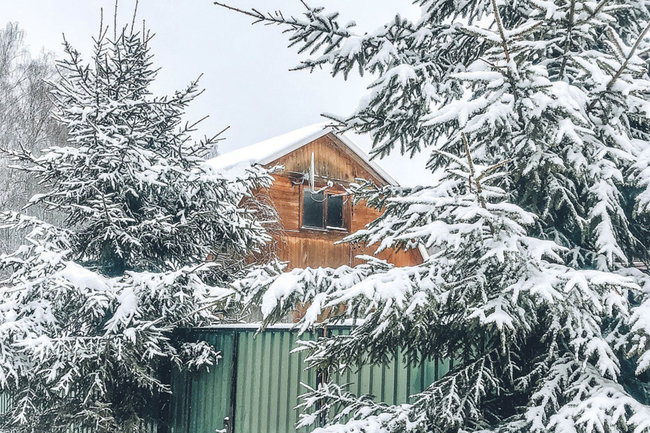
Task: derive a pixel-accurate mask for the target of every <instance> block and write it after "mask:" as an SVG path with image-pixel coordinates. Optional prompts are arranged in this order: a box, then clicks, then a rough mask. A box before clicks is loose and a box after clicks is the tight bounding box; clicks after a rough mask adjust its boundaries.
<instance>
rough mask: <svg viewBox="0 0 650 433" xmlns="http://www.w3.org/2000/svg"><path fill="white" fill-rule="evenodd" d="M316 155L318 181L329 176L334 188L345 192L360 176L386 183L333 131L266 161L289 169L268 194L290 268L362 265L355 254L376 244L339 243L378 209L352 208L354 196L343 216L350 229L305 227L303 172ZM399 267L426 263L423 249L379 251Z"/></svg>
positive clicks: (279, 245) (280, 251)
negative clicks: (277, 220)
mask: <svg viewBox="0 0 650 433" xmlns="http://www.w3.org/2000/svg"><path fill="white" fill-rule="evenodd" d="M312 152H313V153H314V156H315V158H314V165H315V172H316V174H317V177H316V182H317V185H318V183H319V182H320V183H321V184H322V183H324V182H326V181H327V180H331V181H332V182H333V183H334V187H333V188H331V189H329V191H333V192H337V193H343V192H344V189H343V187H344V186H347V185H348V184H349V183H350V182H354V181H355V179H358V178H363V179H371V180H373V181H374V182H375V183H377V184H378V185H386V181H385V180H383V179H382V178H381V177H379V175H378V174H377V173H376V172H375V171H374V170H373V169H372V168H371V167H370V166H369V165H368V164H367V163H366V162H365V161H364V160H363V159H362V158H360V157H359V156H357V155H356V154H355V153H354V152H352V151H351V150H350V149H349V148H348V147H347V146H345V145H344V144H343V143H342V142H340V141H339V140H338V138H336V136H335V135H333V134H327V135H325V136H323V137H320V138H318V139H316V140H314V141H312V142H311V143H308V144H306V145H304V146H302V147H300V148H298V149H296V150H294V151H293V152H290V153H288V154H287V155H284V156H282V157H281V158H279V159H277V160H275V161H273V162H271V163H269V164H267V167H272V166H275V165H282V166H284V169H283V170H282V171H281V172H279V173H276V174H274V178H275V182H274V184H273V186H272V187H271V188H270V191H269V195H270V199H271V201H272V202H273V204H274V206H275V208H276V210H277V212H278V214H279V216H280V220H281V225H282V230H280V231H279V232H278V233H277V234H276V236H275V237H276V241H277V252H278V255H279V257H280V259H281V260H283V261H287V262H289V268H290V269H291V268H305V267H311V268H316V267H338V266H341V265H350V266H354V265H357V264H359V263H360V261H359V260H358V259H356V258H355V256H357V255H360V254H371V255H372V253H373V252H374V248H359V247H357V248H353V247H352V246H351V245H349V244H335V242H336V241H339V240H341V239H343V238H344V237H345V236H347V235H348V234H350V233H353V232H355V231H357V230H359V229H361V228H363V227H364V226H365V225H366V224H367V223H369V222H370V221H372V220H374V219H375V218H376V217H377V216H379V213H378V212H377V211H376V210H374V209H371V208H368V207H366V206H365V205H364V204H363V203H359V204H357V205H355V206H352V203H351V202H352V199H351V198H345V201H346V204H345V205H344V220H345V221H346V225H347V227H348V230H347V231H341V230H319V229H312V228H304V227H302V220H301V213H302V200H303V196H302V194H303V189H304V187H305V186H306V185H307V182H304V183H302V184H301V183H300V182H301V177H300V173H308V172H309V167H310V165H311V155H312ZM379 258H382V259H386V260H388V261H389V262H391V263H394V264H395V265H398V266H406V265H413V264H417V263H421V261H422V257H421V255H420V253H419V251H416V250H411V251H407V252H403V251H401V252H395V251H386V252H383V253H382V254H380V255H379Z"/></svg>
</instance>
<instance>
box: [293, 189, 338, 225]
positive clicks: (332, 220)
mask: <svg viewBox="0 0 650 433" xmlns="http://www.w3.org/2000/svg"><path fill="white" fill-rule="evenodd" d="M302 226H303V227H305V228H315V229H335V230H337V229H338V230H341V229H345V223H344V218H343V197H342V196H341V195H337V194H335V193H327V192H323V191H320V192H317V193H315V194H314V193H312V191H311V190H309V189H308V188H305V189H304V190H303V199H302Z"/></svg>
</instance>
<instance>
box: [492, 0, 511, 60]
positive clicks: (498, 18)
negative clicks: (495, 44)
mask: <svg viewBox="0 0 650 433" xmlns="http://www.w3.org/2000/svg"><path fill="white" fill-rule="evenodd" d="M492 11H493V12H494V20H495V21H496V23H497V28H498V29H499V35H500V36H501V45H502V46H503V52H504V53H505V55H506V60H507V61H508V63H509V62H510V51H509V50H508V42H507V40H506V33H505V30H504V29H503V21H501V14H499V9H498V8H497V2H496V0H492Z"/></svg>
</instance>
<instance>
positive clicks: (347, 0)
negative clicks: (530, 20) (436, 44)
mask: <svg viewBox="0 0 650 433" xmlns="http://www.w3.org/2000/svg"><path fill="white" fill-rule="evenodd" d="M224 1H225V2H227V3H230V4H233V5H237V6H239V7H243V8H246V7H250V6H254V7H256V8H258V9H260V10H275V9H281V10H282V11H283V12H285V14H289V15H290V14H298V13H300V11H301V4H300V1H299V0H224ZM319 3H320V4H325V5H327V6H328V8H330V9H331V10H338V11H339V12H340V13H341V15H342V16H343V18H344V20H345V21H347V20H354V21H356V22H357V24H358V27H359V28H360V29H362V30H372V29H374V28H376V27H377V26H379V25H381V24H383V23H384V22H386V21H387V20H389V19H391V18H392V17H393V16H394V15H395V14H396V13H397V12H399V13H400V14H401V15H402V16H407V17H410V18H413V19H415V18H417V16H418V14H419V9H418V8H417V7H415V6H412V5H411V2H410V1H408V0H327V1H323V0H321V1H320V2H318V3H315V2H314V0H312V1H311V4H319ZM0 5H1V6H0V20H1V21H0V24H2V25H4V22H8V21H17V22H18V23H19V24H20V25H21V27H22V28H23V29H24V31H25V33H26V39H27V43H28V44H29V46H30V49H31V50H32V51H39V50H41V49H46V50H48V51H54V52H55V54H56V55H57V56H60V55H61V51H62V50H61V41H62V34H65V36H66V38H67V39H68V41H70V42H71V43H72V44H73V45H74V46H75V47H76V48H77V49H78V50H80V51H81V52H82V53H84V54H86V58H87V57H88V55H89V54H90V52H91V51H90V50H91V47H92V40H91V37H92V36H94V35H96V34H97V30H98V27H99V16H100V13H99V11H100V8H102V7H103V8H104V17H105V21H106V20H110V22H111V23H112V17H113V8H114V5H115V3H114V1H113V0H22V1H16V0H0ZM134 5H135V0H120V1H119V5H118V10H119V13H118V16H119V17H120V20H121V22H122V23H126V22H130V19H131V16H132V12H133V6H134ZM138 19H139V20H142V19H144V20H146V22H147V26H148V27H149V28H150V29H151V30H152V31H153V32H154V33H156V37H155V38H154V40H153V41H152V49H153V53H154V55H155V57H154V63H155V65H156V66H159V67H161V68H162V69H161V71H160V73H159V76H158V81H157V83H156V87H155V89H154V90H155V91H156V92H161V93H170V92H172V91H173V90H175V89H178V88H182V87H184V86H185V85H186V84H187V83H188V82H189V81H190V80H192V79H194V78H196V77H197V76H198V75H199V74H201V73H203V78H202V81H201V83H202V85H203V87H205V89H206V91H205V93H204V94H203V95H202V96H201V97H200V98H199V99H198V100H197V101H196V102H195V103H194V106H193V107H192V109H191V110H190V111H189V116H190V118H191V119H197V118H200V117H203V116H204V115H206V114H208V115H210V118H209V119H208V120H206V121H205V122H204V123H203V125H202V129H203V130H204V131H205V132H206V133H210V132H216V131H218V130H221V129H223V127H225V126H228V125H229V126H230V127H231V128H230V130H229V131H228V133H227V135H226V136H227V141H225V142H224V143H223V144H222V145H221V146H220V151H221V152H227V151H228V150H231V149H234V148H237V147H241V146H244V145H247V144H251V143H255V142H257V141H261V140H264V139H266V138H270V137H272V136H275V135H279V134H282V133H284V132H288V131H290V130H293V129H297V128H300V127H303V126H306V125H309V124H312V123H316V122H320V121H322V118H321V117H320V115H321V113H324V112H327V113H335V114H340V115H345V114H348V113H350V112H351V111H353V110H354V108H355V107H356V106H357V104H358V101H359V100H360V98H361V96H362V95H363V94H364V93H365V86H366V85H367V84H368V83H369V77H368V78H363V79H361V78H359V77H358V76H351V77H350V78H349V79H348V80H347V81H344V80H343V79H342V78H341V77H337V78H332V77H331V76H330V75H329V73H328V71H326V70H323V71H318V72H315V73H312V74H309V73H308V72H306V71H300V72H291V71H289V69H290V68H291V67H293V66H295V65H296V64H297V63H298V60H299V56H298V55H297V54H296V52H295V50H293V49H288V48H287V38H286V36H285V35H283V34H282V33H281V32H280V28H277V27H267V26H263V25H259V24H258V25H255V26H251V24H250V23H251V20H250V19H249V18H248V17H244V16H240V15H237V14H234V13H232V12H229V11H227V10H224V9H221V8H218V7H216V6H214V5H213V4H212V1H209V0H185V1H179V0H177V1H172V0H140V4H139V9H138ZM354 138H355V140H356V141H357V142H358V143H359V144H360V145H361V146H362V147H364V148H365V149H366V150H367V149H368V148H369V145H370V143H369V140H367V139H365V138H364V137H354ZM379 164H380V165H382V166H383V167H384V168H385V169H387V170H388V171H389V172H390V173H391V174H393V175H394V176H395V177H396V178H397V179H398V180H400V181H401V182H402V183H404V184H416V183H427V180H426V177H427V173H426V171H425V170H424V169H423V166H424V157H421V158H419V159H418V160H416V161H408V160H406V159H405V158H401V157H398V156H395V157H390V158H389V159H388V160H383V161H379Z"/></svg>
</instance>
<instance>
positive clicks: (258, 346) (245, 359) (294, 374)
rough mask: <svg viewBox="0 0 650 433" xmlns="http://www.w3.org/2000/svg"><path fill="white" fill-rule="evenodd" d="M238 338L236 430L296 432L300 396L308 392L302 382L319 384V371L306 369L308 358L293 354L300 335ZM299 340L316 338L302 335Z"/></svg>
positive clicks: (287, 332) (264, 334) (272, 331)
mask: <svg viewBox="0 0 650 433" xmlns="http://www.w3.org/2000/svg"><path fill="white" fill-rule="evenodd" d="M239 338H240V340H239V352H238V353H239V356H238V371H237V393H236V409H235V425H234V431H235V432H237V433H239V432H242V433H244V432H257V433H288V432H293V431H296V428H295V424H296V421H297V419H298V410H297V409H296V406H297V404H298V403H299V400H298V396H299V395H301V394H303V393H304V392H305V388H304V387H303V386H302V385H301V383H305V384H308V385H310V386H314V385H315V384H316V372H314V371H313V370H306V369H305V364H304V357H305V355H304V354H302V353H293V354H292V353H290V352H291V350H292V349H294V348H295V347H296V344H295V340H296V338H297V333H296V332H293V331H290V330H284V329H269V330H267V331H264V332H262V333H260V334H258V335H255V331H253V330H246V331H242V332H241V333H240V336H239ZM300 338H301V339H303V340H309V339H313V338H315V336H314V335H313V334H303V335H302V336H301V337H300Z"/></svg>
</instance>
